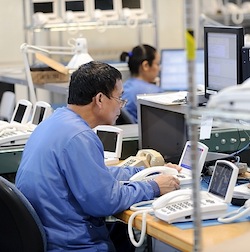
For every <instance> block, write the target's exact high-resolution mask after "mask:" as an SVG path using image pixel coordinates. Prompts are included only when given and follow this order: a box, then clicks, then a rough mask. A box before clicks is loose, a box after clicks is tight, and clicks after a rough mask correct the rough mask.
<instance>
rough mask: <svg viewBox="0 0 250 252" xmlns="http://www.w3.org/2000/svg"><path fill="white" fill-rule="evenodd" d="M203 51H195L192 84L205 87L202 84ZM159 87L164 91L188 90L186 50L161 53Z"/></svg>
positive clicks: (171, 50) (166, 50) (203, 83)
mask: <svg viewBox="0 0 250 252" xmlns="http://www.w3.org/2000/svg"><path fill="white" fill-rule="evenodd" d="M204 78H205V77H204V50H203V49H197V50H196V58H195V70H194V82H195V84H196V85H205V82H204ZM160 86H161V88H163V89H164V90H165V91H185V90H188V62H187V56H186V50H184V49H163V50H162V51H161V72H160Z"/></svg>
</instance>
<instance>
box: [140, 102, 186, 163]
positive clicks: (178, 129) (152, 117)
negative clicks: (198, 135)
mask: <svg viewBox="0 0 250 252" xmlns="http://www.w3.org/2000/svg"><path fill="white" fill-rule="evenodd" d="M138 101H139V100H138ZM138 127H139V149H154V150H156V151H158V152H160V153H161V155H162V156H163V157H164V159H165V161H166V162H173V163H177V164H178V163H179V159H180V157H181V154H182V151H183V148H184V146H185V144H186V141H187V126H186V123H185V115H184V114H181V113H176V112H173V111H169V110H165V109H161V108H157V107H153V106H148V105H144V104H143V101H141V102H140V101H139V103H138Z"/></svg>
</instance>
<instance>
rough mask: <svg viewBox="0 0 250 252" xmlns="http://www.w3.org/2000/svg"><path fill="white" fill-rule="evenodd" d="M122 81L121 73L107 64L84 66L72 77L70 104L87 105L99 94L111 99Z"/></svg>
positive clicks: (95, 63)
mask: <svg viewBox="0 0 250 252" xmlns="http://www.w3.org/2000/svg"><path fill="white" fill-rule="evenodd" d="M121 79H122V75H121V73H120V72H119V71H118V70H117V69H116V68H114V67H112V66H110V65H108V64H106V63H103V62H98V61H91V62H89V63H87V64H83V65H82V66H80V67H79V68H78V69H77V70H76V71H75V72H73V73H72V75H71V79H70V84H69V95H68V104H74V105H87V104H89V103H91V102H92V98H93V97H95V96H96V95H97V94H98V93H99V92H102V93H103V94H104V95H106V96H107V97H108V98H110V95H111V93H112V92H113V90H114V88H115V84H116V82H117V80H121Z"/></svg>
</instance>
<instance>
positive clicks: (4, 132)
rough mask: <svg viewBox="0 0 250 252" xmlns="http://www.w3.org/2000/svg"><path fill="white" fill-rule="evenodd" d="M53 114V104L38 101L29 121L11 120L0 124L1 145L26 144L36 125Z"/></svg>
mask: <svg viewBox="0 0 250 252" xmlns="http://www.w3.org/2000/svg"><path fill="white" fill-rule="evenodd" d="M50 114H51V106H50V104H48V103H47V102H43V101H38V102H36V104H35V107H34V110H33V112H32V116H31V120H30V121H29V122H28V123H19V122H15V121H13V122H10V123H9V124H7V125H5V124H4V125H0V147H5V146H14V145H24V144H26V142H27V140H28V138H29V137H30V135H31V133H32V132H33V131H34V129H35V128H36V126H37V125H38V124H39V123H40V122H41V121H43V120H44V119H46V118H47V117H48V116H49V115H50Z"/></svg>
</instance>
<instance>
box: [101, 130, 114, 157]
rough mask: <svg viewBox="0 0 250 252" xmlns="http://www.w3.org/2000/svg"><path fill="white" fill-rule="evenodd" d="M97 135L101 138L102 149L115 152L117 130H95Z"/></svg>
mask: <svg viewBox="0 0 250 252" xmlns="http://www.w3.org/2000/svg"><path fill="white" fill-rule="evenodd" d="M97 135H98V137H99V138H100V139H101V141H102V144H103V147H104V151H109V152H116V144H117V137H118V133H117V132H108V131H100V130H97Z"/></svg>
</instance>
